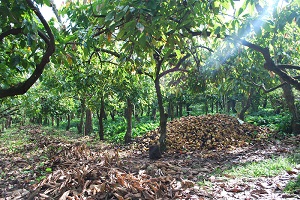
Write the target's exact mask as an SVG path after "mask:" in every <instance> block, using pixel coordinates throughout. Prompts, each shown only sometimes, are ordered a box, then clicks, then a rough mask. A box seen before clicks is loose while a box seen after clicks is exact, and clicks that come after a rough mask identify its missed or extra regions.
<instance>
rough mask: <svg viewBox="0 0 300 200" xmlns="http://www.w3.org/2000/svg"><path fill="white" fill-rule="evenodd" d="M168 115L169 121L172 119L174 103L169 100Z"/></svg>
mask: <svg viewBox="0 0 300 200" xmlns="http://www.w3.org/2000/svg"><path fill="white" fill-rule="evenodd" d="M168 115H169V117H170V118H171V120H173V119H174V103H173V100H172V99H170V100H169V109H168Z"/></svg>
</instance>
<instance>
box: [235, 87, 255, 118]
mask: <svg viewBox="0 0 300 200" xmlns="http://www.w3.org/2000/svg"><path fill="white" fill-rule="evenodd" d="M253 94H254V89H253V88H251V89H250V92H249V95H248V98H247V101H246V103H245V104H244V105H243V108H242V110H241V112H240V113H238V117H239V118H240V119H241V120H243V121H244V120H245V113H246V111H247V110H248V109H249V108H250V106H251V101H252V96H253Z"/></svg>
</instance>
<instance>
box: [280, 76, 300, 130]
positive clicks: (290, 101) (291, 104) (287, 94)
mask: <svg viewBox="0 0 300 200" xmlns="http://www.w3.org/2000/svg"><path fill="white" fill-rule="evenodd" d="M280 81H281V82H282V83H283V82H284V81H283V80H280ZM282 90H283V97H284V98H285V100H286V103H287V107H288V109H289V111H290V113H291V114H292V122H291V128H292V132H293V133H294V134H300V118H299V114H298V110H297V107H296V105H295V96H294V93H293V90H292V87H291V85H290V84H285V85H284V86H282Z"/></svg>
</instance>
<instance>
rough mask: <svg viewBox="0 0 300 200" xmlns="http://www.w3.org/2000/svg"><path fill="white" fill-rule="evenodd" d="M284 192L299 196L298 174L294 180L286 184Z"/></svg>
mask: <svg viewBox="0 0 300 200" xmlns="http://www.w3.org/2000/svg"><path fill="white" fill-rule="evenodd" d="M284 192H286V193H290V194H292V193H295V194H300V174H299V175H298V176H297V178H296V180H293V181H290V182H288V184H287V185H286V186H285V188H284Z"/></svg>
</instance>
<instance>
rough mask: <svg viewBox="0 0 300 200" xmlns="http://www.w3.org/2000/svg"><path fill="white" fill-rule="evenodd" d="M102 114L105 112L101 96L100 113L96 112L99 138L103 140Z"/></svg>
mask: <svg viewBox="0 0 300 200" xmlns="http://www.w3.org/2000/svg"><path fill="white" fill-rule="evenodd" d="M104 115H105V112H104V97H101V106H100V113H99V112H97V117H98V124H99V138H100V140H104V126H103V119H104ZM113 116H114V115H113ZM112 119H113V120H114V118H113V117H112Z"/></svg>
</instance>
